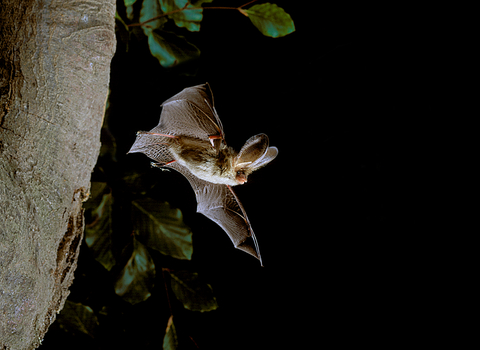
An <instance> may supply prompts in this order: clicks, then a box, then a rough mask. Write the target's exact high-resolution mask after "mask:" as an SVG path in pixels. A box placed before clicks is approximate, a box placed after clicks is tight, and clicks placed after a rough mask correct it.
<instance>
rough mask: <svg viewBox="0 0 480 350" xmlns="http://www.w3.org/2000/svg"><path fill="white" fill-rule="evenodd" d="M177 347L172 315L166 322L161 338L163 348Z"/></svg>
mask: <svg viewBox="0 0 480 350" xmlns="http://www.w3.org/2000/svg"><path fill="white" fill-rule="evenodd" d="M177 347H178V337H177V331H176V330H175V325H174V324H173V315H171V316H170V318H169V319H168V323H167V330H166V331H165V337H164V338H163V350H175V349H176V348H177Z"/></svg>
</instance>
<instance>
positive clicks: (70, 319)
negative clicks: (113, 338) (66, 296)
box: [56, 300, 98, 338]
mask: <svg viewBox="0 0 480 350" xmlns="http://www.w3.org/2000/svg"><path fill="white" fill-rule="evenodd" d="M56 322H57V324H58V325H59V326H60V328H61V329H63V330H65V331H67V332H70V333H73V334H78V333H83V334H86V335H88V336H90V337H92V338H93V337H94V335H95V332H96V329H97V327H98V319H97V316H95V314H94V313H93V310H92V309H91V308H90V307H89V306H86V305H83V304H80V303H73V302H71V301H68V300H67V301H66V302H65V305H64V307H63V309H62V311H61V312H60V314H59V315H58V316H57V321H56Z"/></svg>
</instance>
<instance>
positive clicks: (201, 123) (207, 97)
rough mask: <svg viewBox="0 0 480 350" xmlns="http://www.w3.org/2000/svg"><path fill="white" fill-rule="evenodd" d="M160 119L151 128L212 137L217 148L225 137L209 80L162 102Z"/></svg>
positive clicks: (156, 130)
mask: <svg viewBox="0 0 480 350" xmlns="http://www.w3.org/2000/svg"><path fill="white" fill-rule="evenodd" d="M162 107H163V109H162V113H161V114H160V122H159V124H158V126H157V127H156V128H154V129H153V130H152V132H158V133H167V134H169V135H182V136H190V137H195V138H197V139H201V140H207V141H209V140H212V141H211V142H212V144H213V145H214V147H216V149H217V151H218V149H219V147H220V144H221V141H222V140H223V141H225V133H224V131H223V126H222V123H221V121H220V118H219V117H218V114H217V112H216V110H215V107H214V104H213V94H212V90H211V89H210V85H209V84H208V83H206V84H202V85H197V86H192V87H189V88H186V89H183V90H182V91H181V92H179V93H178V94H176V95H175V96H173V97H171V98H169V99H168V100H166V101H165V102H163V103H162Z"/></svg>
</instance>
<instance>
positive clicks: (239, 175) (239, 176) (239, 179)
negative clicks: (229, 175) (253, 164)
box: [235, 171, 247, 185]
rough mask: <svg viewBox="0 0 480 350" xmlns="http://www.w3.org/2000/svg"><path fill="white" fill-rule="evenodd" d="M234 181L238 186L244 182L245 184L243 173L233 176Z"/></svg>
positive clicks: (245, 177)
mask: <svg viewBox="0 0 480 350" xmlns="http://www.w3.org/2000/svg"><path fill="white" fill-rule="evenodd" d="M235 180H237V182H238V183H239V184H240V185H243V184H244V183H245V182H247V175H245V173H244V172H241V171H238V172H237V176H235Z"/></svg>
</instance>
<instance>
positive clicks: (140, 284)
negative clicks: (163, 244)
mask: <svg viewBox="0 0 480 350" xmlns="http://www.w3.org/2000/svg"><path fill="white" fill-rule="evenodd" d="M154 278H155V264H154V263H153V259H152V257H151V256H150V253H149V252H148V250H147V248H145V246H144V245H143V244H142V243H140V242H138V241H137V240H136V239H135V240H134V244H133V252H132V255H131V256H130V259H128V262H127V264H126V265H125V267H124V268H123V270H122V272H121V273H120V276H119V278H118V279H117V281H116V282H115V293H117V294H118V295H120V296H121V297H122V298H123V299H124V300H126V301H128V302H129V303H130V304H137V303H139V302H141V301H144V300H147V299H148V298H149V297H150V295H151V293H150V291H151V289H152V288H153V281H154Z"/></svg>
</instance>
